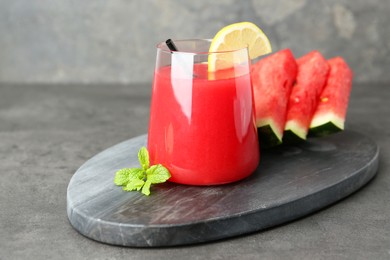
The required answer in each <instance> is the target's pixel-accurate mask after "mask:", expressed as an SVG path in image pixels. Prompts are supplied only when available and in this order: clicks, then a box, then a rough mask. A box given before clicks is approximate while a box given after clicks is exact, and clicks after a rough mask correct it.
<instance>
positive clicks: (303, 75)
mask: <svg viewBox="0 0 390 260" xmlns="http://www.w3.org/2000/svg"><path fill="white" fill-rule="evenodd" d="M297 64H298V74H297V79H296V83H295V85H294V86H293V88H292V91H291V95H290V98H289V102H288V107H287V119H286V125H285V133H284V138H283V140H284V141H287V142H291V141H297V140H305V139H306V136H307V133H308V130H309V127H310V122H311V119H312V117H313V114H314V111H315V109H316V108H317V104H318V99H319V97H320V94H321V92H322V89H323V88H324V86H325V83H326V80H327V77H328V72H329V65H328V62H327V61H326V59H325V58H324V57H323V56H322V55H321V53H320V52H318V51H312V52H309V53H308V54H306V55H304V56H302V57H301V58H299V59H298V60H297Z"/></svg>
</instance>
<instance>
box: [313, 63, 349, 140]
mask: <svg viewBox="0 0 390 260" xmlns="http://www.w3.org/2000/svg"><path fill="white" fill-rule="evenodd" d="M328 64H329V66H330V72H329V76H328V81H327V83H326V85H325V88H324V90H323V91H322V93H321V96H320V100H319V103H318V106H317V109H316V111H315V113H314V116H313V118H312V120H311V124H310V130H309V134H310V135H315V136H325V135H328V134H331V133H334V132H338V131H341V130H343V129H344V122H345V116H346V114H347V107H348V101H349V94H350V92H351V88H352V70H351V69H350V68H349V66H348V64H347V63H346V62H345V61H344V59H343V58H341V57H335V58H333V59H330V60H328Z"/></svg>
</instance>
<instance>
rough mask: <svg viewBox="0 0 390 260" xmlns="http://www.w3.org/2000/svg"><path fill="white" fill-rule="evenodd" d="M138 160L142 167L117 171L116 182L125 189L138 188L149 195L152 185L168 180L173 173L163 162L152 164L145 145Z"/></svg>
mask: <svg viewBox="0 0 390 260" xmlns="http://www.w3.org/2000/svg"><path fill="white" fill-rule="evenodd" d="M138 161H139V164H140V165H141V168H124V169H121V170H119V171H117V172H116V173H115V178H114V183H115V184H116V185H118V186H122V187H123V190H125V191H135V190H137V191H141V192H142V193H143V194H144V195H146V196H149V195H150V186H151V185H152V184H158V183H163V182H165V181H167V180H168V179H169V178H170V177H171V174H170V173H169V170H168V169H167V168H165V167H164V166H162V165H161V164H156V165H152V166H150V162H149V152H148V150H147V149H146V147H144V146H143V147H141V149H140V150H139V151H138Z"/></svg>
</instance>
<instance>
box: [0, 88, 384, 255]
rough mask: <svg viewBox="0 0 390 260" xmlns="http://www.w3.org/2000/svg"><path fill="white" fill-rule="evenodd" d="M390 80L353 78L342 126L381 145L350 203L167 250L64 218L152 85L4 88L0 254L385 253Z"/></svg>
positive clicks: (136, 131)
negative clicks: (117, 239) (123, 240)
mask: <svg viewBox="0 0 390 260" xmlns="http://www.w3.org/2000/svg"><path fill="white" fill-rule="evenodd" d="M389 87H390V83H364V84H354V85H353V90H352V96H351V100H350V106H349V111H348V117H347V124H346V128H347V129H351V130H355V131H358V132H360V133H363V134H365V135H368V136H370V137H371V138H372V139H373V140H375V141H376V142H377V143H378V145H379V147H380V162H379V171H378V174H377V176H376V177H375V178H374V179H373V180H372V181H371V182H370V183H369V184H368V185H367V186H365V187H363V188H362V189H361V190H359V191H358V192H356V193H354V194H352V195H351V196H349V197H347V198H346V199H344V200H342V201H340V202H338V203H337V204H334V205H332V206H330V207H327V208H325V209H323V210H321V211H319V212H317V213H315V214H312V215H309V216H307V217H304V218H301V219H298V220H295V221H293V222H290V223H288V224H284V225H281V226H277V227H274V228H271V229H268V230H265V231H262V232H256V233H252V234H249V235H245V236H240V237H235V238H231V239H225V240H222V241H217V242H211V243H204V244H198V245H195V246H180V247H168V248H154V249H150V248H126V247H119V246H110V245H106V244H102V243H99V242H96V241H93V240H90V239H88V238H86V237H84V236H82V235H80V234H79V233H78V232H77V231H76V230H74V229H73V227H72V226H71V225H70V224H69V222H68V218H67V214H66V191H67V186H68V183H69V181H70V179H71V177H72V175H73V174H74V172H75V171H76V170H77V169H78V167H80V166H81V165H82V164H83V163H84V162H85V161H86V160H87V159H89V158H91V157H92V156H94V155H95V154H97V153H98V152H100V151H102V150H104V149H106V148H108V147H111V146H112V145H115V144H117V143H119V142H122V141H124V140H127V139H129V138H132V137H135V136H139V135H141V134H144V133H146V132H147V127H148V116H149V102H150V88H151V87H150V84H136V85H114V84H112V85H82V84H73V85H42V84H35V85H17V84H6V83H1V84H0V187H1V188H0V206H1V211H0V225H1V226H0V259H25V258H28V259H183V258H186V259H390V203H389V198H390V169H389V164H390V162H389V159H390V117H389V112H390V105H389V100H390V90H389Z"/></svg>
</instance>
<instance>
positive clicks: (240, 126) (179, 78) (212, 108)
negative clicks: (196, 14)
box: [147, 39, 260, 185]
mask: <svg viewBox="0 0 390 260" xmlns="http://www.w3.org/2000/svg"><path fill="white" fill-rule="evenodd" d="M210 43H211V40H207V39H204V40H203V39H197V40H176V41H175V45H176V47H177V51H171V50H170V49H169V48H168V46H167V45H166V43H165V42H162V43H160V44H158V45H157V59H156V67H155V72H154V81H153V89H152V101H151V109H150V121H149V131H148V145H147V146H148V150H149V155H150V161H151V164H162V165H164V166H165V167H167V168H168V169H169V171H170V173H171V176H172V177H171V178H170V179H169V181H172V182H175V183H181V184H188V185H217V184H225V183H231V182H235V181H238V180H241V179H243V178H245V177H247V176H249V175H250V174H251V173H253V172H254V171H255V169H256V168H257V166H258V164H259V157H260V155H259V143H258V136H257V128H256V125H255V116H254V103H253V92H252V85H251V77H250V65H251V61H250V59H249V56H248V50H247V48H242V49H237V50H227V51H223V52H218V53H210V52H208V50H209V47H210ZM215 60H218V61H215ZM211 62H213V64H216V66H213V67H212V68H211V67H209V66H210V65H209V64H210V63H211ZM208 63H209V64H208Z"/></svg>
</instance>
